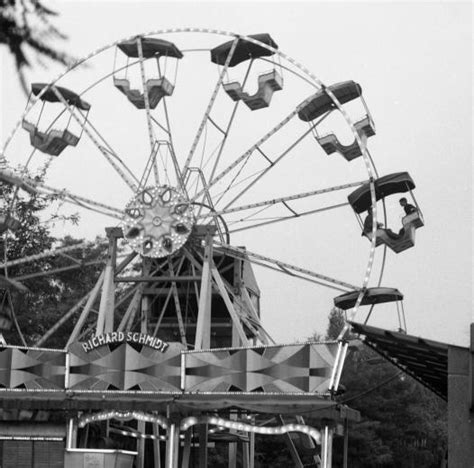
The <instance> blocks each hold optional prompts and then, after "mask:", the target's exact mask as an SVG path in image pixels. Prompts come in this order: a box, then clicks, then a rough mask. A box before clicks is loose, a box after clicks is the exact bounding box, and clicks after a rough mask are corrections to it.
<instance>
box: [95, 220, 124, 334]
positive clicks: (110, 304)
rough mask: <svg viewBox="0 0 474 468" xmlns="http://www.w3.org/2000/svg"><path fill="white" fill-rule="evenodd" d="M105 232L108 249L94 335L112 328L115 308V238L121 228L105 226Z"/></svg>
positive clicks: (120, 232) (118, 235)
mask: <svg viewBox="0 0 474 468" xmlns="http://www.w3.org/2000/svg"><path fill="white" fill-rule="evenodd" d="M105 232H106V233H107V237H108V238H109V250H108V253H107V263H106V265H105V270H104V282H103V285H102V295H101V297H100V306H99V317H98V318H97V328H96V335H101V334H102V333H108V332H111V331H112V330H113V328H114V309H115V281H114V276H115V266H116V261H117V239H118V238H120V237H123V233H122V229H120V228H116V227H113V228H106V229H105Z"/></svg>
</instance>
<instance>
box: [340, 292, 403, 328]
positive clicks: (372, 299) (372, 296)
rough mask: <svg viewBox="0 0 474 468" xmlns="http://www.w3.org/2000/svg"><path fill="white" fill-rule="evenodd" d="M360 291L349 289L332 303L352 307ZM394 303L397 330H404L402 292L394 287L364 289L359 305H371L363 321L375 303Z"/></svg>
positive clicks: (346, 308) (367, 318)
mask: <svg viewBox="0 0 474 468" xmlns="http://www.w3.org/2000/svg"><path fill="white" fill-rule="evenodd" d="M359 294H360V291H350V292H348V293H344V294H341V295H340V296H337V297H335V298H334V305H335V306H336V307H337V308H338V309H341V310H344V311H346V310H349V309H353V308H354V307H355V305H356V304H357V299H358V298H359ZM391 302H393V303H395V305H396V307H397V315H398V325H399V331H403V332H406V321H405V310H404V308H403V294H402V293H401V292H400V291H399V290H398V289H396V288H381V287H378V288H367V289H366V290H365V291H364V295H363V296H362V300H361V302H360V306H371V308H370V310H369V313H368V314H367V317H366V319H365V321H364V323H367V321H368V320H369V318H370V316H371V314H372V310H373V307H374V306H375V305H377V304H384V303H391Z"/></svg>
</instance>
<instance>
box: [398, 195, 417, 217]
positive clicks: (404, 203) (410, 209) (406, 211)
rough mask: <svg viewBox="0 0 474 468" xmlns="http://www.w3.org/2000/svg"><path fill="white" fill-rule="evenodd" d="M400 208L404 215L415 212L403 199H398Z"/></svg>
mask: <svg viewBox="0 0 474 468" xmlns="http://www.w3.org/2000/svg"><path fill="white" fill-rule="evenodd" d="M400 206H401V207H402V208H403V209H404V210H405V214H406V215H409V214H412V213H415V212H416V211H417V209H416V208H415V207H414V206H413V205H410V203H408V202H407V199H406V198H405V197H403V198H400Z"/></svg>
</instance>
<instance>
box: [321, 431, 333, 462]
mask: <svg viewBox="0 0 474 468" xmlns="http://www.w3.org/2000/svg"><path fill="white" fill-rule="evenodd" d="M333 432H334V431H333V429H332V428H331V427H329V426H324V430H323V438H322V442H321V468H332V436H333Z"/></svg>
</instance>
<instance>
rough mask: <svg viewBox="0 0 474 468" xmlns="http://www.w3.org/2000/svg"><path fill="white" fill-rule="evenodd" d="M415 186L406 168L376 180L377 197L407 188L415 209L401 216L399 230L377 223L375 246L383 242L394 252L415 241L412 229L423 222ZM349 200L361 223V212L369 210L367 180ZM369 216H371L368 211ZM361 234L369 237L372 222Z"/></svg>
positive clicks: (422, 224) (400, 250)
mask: <svg viewBox="0 0 474 468" xmlns="http://www.w3.org/2000/svg"><path fill="white" fill-rule="evenodd" d="M414 188H415V183H414V182H413V179H412V178H411V177H410V175H409V174H408V173H407V172H399V173H395V174H388V175H386V176H384V177H381V178H379V179H377V180H376V181H375V197H376V200H380V199H384V198H385V197H387V196H389V195H392V194H395V193H404V192H408V191H409V192H410V194H411V196H412V198H413V200H414V202H415V205H416V207H415V206H414V207H413V209H414V211H413V212H412V213H409V214H407V215H406V216H404V217H403V218H402V229H400V231H399V232H398V233H395V232H393V231H391V230H390V229H386V228H384V227H382V226H379V227H378V228H377V230H376V232H375V235H376V241H375V246H376V247H378V246H380V245H386V246H387V247H388V248H389V249H391V250H393V251H394V252H395V253H400V252H403V251H404V250H407V249H409V248H411V247H414V245H415V233H416V229H418V228H420V227H423V226H424V220H423V214H422V212H421V210H420V207H419V206H418V204H417V203H416V199H415V197H414V195H413V192H412V190H413V189H414ZM348 200H349V204H350V205H351V206H352V208H353V209H354V211H355V213H356V215H357V217H358V219H359V222H360V224H361V225H362V224H363V223H362V221H361V219H360V213H363V212H364V211H366V210H368V209H369V208H370V207H371V206H372V204H371V193H370V184H369V183H367V184H364V185H363V186H361V187H359V188H358V189H357V190H355V191H354V192H353V193H351V194H350V195H349V197H348ZM368 216H371V215H370V214H368ZM362 235H363V236H364V237H366V238H367V239H369V240H370V241H372V229H371V226H369V228H368V229H367V228H366V229H363V230H362Z"/></svg>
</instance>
